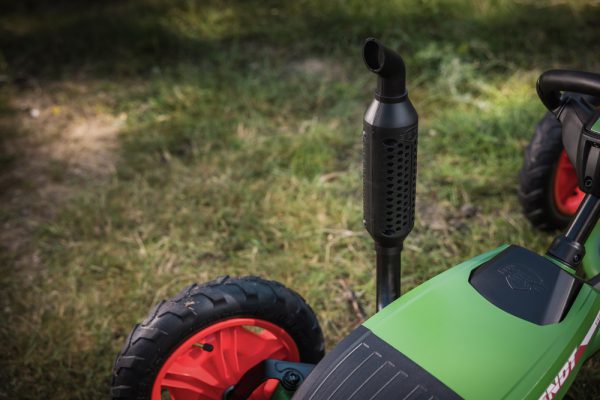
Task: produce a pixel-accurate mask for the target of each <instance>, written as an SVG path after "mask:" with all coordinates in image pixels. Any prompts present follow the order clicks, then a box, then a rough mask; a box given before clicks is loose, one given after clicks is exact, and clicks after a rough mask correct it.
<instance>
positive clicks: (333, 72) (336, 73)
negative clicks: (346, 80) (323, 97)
mask: <svg viewBox="0 0 600 400" xmlns="http://www.w3.org/2000/svg"><path fill="white" fill-rule="evenodd" d="M290 71H292V72H293V73H299V74H302V75H307V76H311V77H319V78H322V79H324V80H326V81H329V80H333V79H339V78H340V76H341V75H343V72H344V68H343V67H342V65H341V64H340V63H338V62H336V61H334V60H330V59H324V58H316V57H309V58H305V59H303V60H299V61H296V62H293V63H290Z"/></svg>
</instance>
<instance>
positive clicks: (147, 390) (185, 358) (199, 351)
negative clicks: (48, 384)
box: [112, 277, 324, 400]
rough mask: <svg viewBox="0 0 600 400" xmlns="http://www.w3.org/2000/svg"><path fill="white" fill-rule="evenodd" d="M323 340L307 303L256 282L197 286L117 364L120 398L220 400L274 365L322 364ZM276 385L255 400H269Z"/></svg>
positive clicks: (157, 313) (164, 309)
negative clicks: (261, 367) (250, 373)
mask: <svg viewBox="0 0 600 400" xmlns="http://www.w3.org/2000/svg"><path fill="white" fill-rule="evenodd" d="M323 354H324V344H323V335H322V333H321V329H320V327H319V324H318V322H317V319H316V316H315V315H314V313H313V311H312V310H311V309H310V307H309V306H308V305H307V304H306V302H305V301H304V300H303V299H302V298H301V297H300V296H299V295H298V294H297V293H295V292H293V291H292V290H289V289H287V288H285V287H284V286H283V285H281V284H279V283H276V282H273V281H266V280H263V279H260V278H256V277H246V278H240V279H233V278H229V277H225V278H221V279H218V280H216V281H212V282H209V283H207V284H204V285H192V286H190V287H188V288H186V289H185V290H184V291H182V292H181V293H180V294H179V295H178V296H176V297H174V298H173V299H170V300H167V301H164V302H162V303H160V304H159V305H158V306H156V307H155V309H154V310H153V311H152V312H151V313H150V315H149V317H148V318H147V319H146V320H145V321H144V322H143V323H142V324H140V325H137V326H136V327H135V328H134V329H133V331H132V332H131V334H130V335H129V337H128V338H127V342H126V344H125V346H124V347H123V349H122V350H121V352H120V353H119V355H118V356H117V359H116V361H115V365H114V368H113V383H112V398H113V399H150V400H165V399H173V400H208V399H214V400H220V399H221V398H222V395H223V392H224V391H225V390H226V389H227V388H228V387H230V386H231V385H233V384H235V383H236V382H238V380H239V379H240V378H241V376H242V375H243V374H244V373H245V372H246V371H247V370H248V369H250V368H251V367H252V366H254V365H256V364H257V363H259V362H261V361H263V360H265V359H268V358H273V359H278V360H288V361H302V362H307V363H317V362H318V361H319V360H320V359H321V358H322V357H323ZM276 387H277V381H267V383H265V384H263V385H261V386H260V387H259V388H257V390H255V391H254V393H253V394H252V396H251V399H253V400H266V399H270V398H271V395H272V394H273V392H274V390H275V389H276Z"/></svg>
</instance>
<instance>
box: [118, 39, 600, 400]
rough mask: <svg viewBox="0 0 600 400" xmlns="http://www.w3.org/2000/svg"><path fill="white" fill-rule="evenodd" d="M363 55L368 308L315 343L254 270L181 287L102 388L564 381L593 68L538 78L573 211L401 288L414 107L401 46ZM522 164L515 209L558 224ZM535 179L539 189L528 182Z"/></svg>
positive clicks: (557, 388) (532, 394)
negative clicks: (349, 325) (368, 75)
mask: <svg viewBox="0 0 600 400" xmlns="http://www.w3.org/2000/svg"><path fill="white" fill-rule="evenodd" d="M363 58H364V61H365V63H366V65H367V67H368V69H369V70H371V71H372V72H374V73H375V74H377V76H378V80H377V89H376V91H375V99H374V100H373V101H372V102H371V104H370V106H369V107H368V109H367V111H366V113H365V116H364V125H363V143H364V160H363V161H364V165H363V180H364V224H365V227H366V229H367V231H368V232H369V233H370V234H371V236H372V237H373V239H374V241H375V250H376V271H377V272H376V279H377V284H376V287H377V310H378V311H377V313H376V314H375V315H374V316H372V317H371V318H370V319H368V320H367V321H366V322H365V323H364V324H362V325H361V326H359V327H358V328H357V329H355V330H354V331H353V332H352V333H351V334H350V335H349V336H347V337H346V338H345V339H343V340H342V341H341V342H340V343H339V344H337V346H335V347H334V348H333V349H332V350H331V351H330V352H328V353H327V354H326V355H325V354H324V342H323V335H322V332H321V329H320V327H319V324H318V321H317V318H316V316H315V314H314V312H313V311H312V310H311V308H310V307H309V306H308V305H307V304H306V303H305V302H304V300H303V299H302V297H300V296H299V295H298V294H297V293H295V292H294V291H292V290H290V289H287V288H285V287H284V286H283V285H281V284H279V283H277V282H273V281H267V280H263V279H261V278H257V277H245V278H230V277H222V278H219V279H217V280H214V281H212V282H208V283H205V284H201V285H192V286H189V287H187V288H186V289H184V290H183V291H182V292H181V293H180V294H179V295H177V296H175V297H174V298H172V299H169V300H166V301H163V302H161V303H160V304H158V305H157V306H156V307H155V308H154V309H153V310H152V311H151V312H150V314H149V315H148V317H147V319H146V320H145V321H143V322H142V323H141V324H139V325H137V326H136V327H135V328H134V329H133V331H132V332H131V334H130V335H129V337H128V338H127V341H126V343H125V345H124V346H123V348H122V350H121V352H120V353H119V354H118V356H117V358H116V361H115V365H114V370H113V379H112V392H111V393H112V398H114V399H151V400H160V399H175V400H208V399H212V400H220V399H223V400H239V399H247V398H250V399H257V400H262V399H291V398H293V399H294V400H309V399H312V400H368V399H373V400H379V399H408V400H416V399H424V400H425V399H460V398H464V399H534V400H549V399H558V398H563V397H564V396H565V395H566V394H567V391H568V389H569V386H570V385H571V383H572V382H573V380H574V378H575V376H576V375H577V373H578V371H579V370H580V368H581V365H582V364H583V363H584V361H585V360H586V359H588V358H590V357H591V356H592V355H593V354H594V353H595V352H597V351H598V350H599V349H600V333H599V325H600V254H599V251H600V237H599V236H600V226H597V222H598V217H599V215H600V199H599V197H600V111H597V109H596V108H595V107H594V105H593V104H592V103H591V102H590V101H588V99H587V98H586V97H585V95H592V96H600V75H598V74H592V73H587V72H577V71H564V70H553V71H548V72H546V73H544V74H542V75H541V76H540V78H539V80H538V84H537V89H538V94H539V97H540V99H541V100H542V102H543V103H544V105H545V106H546V107H547V108H548V110H549V111H550V113H551V115H552V118H553V121H556V122H553V123H555V124H560V126H561V127H562V129H559V132H560V138H561V142H562V146H559V149H558V150H557V152H556V153H557V154H558V155H560V154H561V153H562V149H563V147H564V154H565V155H564V157H565V160H563V162H569V163H570V164H569V165H571V168H572V171H571V172H570V173H571V175H570V181H569V182H570V184H572V183H573V182H575V184H576V186H575V187H572V186H570V187H569V188H568V191H569V193H570V194H571V195H574V194H576V195H577V196H579V198H577V199H574V200H573V199H571V200H572V202H576V204H575V206H574V208H573V207H571V208H570V209H567V208H563V210H562V211H561V212H562V214H565V215H568V214H569V213H571V214H574V215H573V216H572V217H571V218H570V223H569V224H568V227H567V228H566V230H565V233H564V234H561V235H559V236H558V237H557V238H556V239H555V240H554V241H553V243H552V244H551V245H550V247H549V249H548V251H547V253H546V254H545V255H538V254H536V253H534V252H532V251H529V250H527V249H525V248H522V247H519V246H514V245H503V246H501V247H499V248H497V249H495V250H491V251H489V252H487V253H485V254H482V255H480V256H477V257H475V258H473V259H471V260H468V261H465V262H463V263H462V264H459V265H457V266H455V267H453V268H450V269H449V270H447V271H445V272H443V273H441V274H440V275H438V276H436V277H434V278H433V279H431V280H429V281H427V282H425V283H423V284H422V285H420V286H418V287H416V288H415V289H413V290H411V291H410V292H408V293H406V294H404V295H403V296H402V297H400V255H401V251H402V244H403V241H404V240H405V238H406V237H407V235H408V234H409V232H410V231H411V229H412V227H413V225H414V209H415V186H416V185H415V184H416V156H417V137H418V129H417V113H416V111H415V109H414V108H413V106H412V104H411V102H410V100H409V98H408V95H407V91H406V82H405V76H406V73H405V66H404V62H403V60H402V58H401V57H400V56H399V55H398V54H396V53H395V52H393V51H392V50H390V49H388V48H386V47H384V46H383V45H382V44H381V43H380V42H378V41H377V40H375V39H372V38H371V39H368V40H367V41H366V42H365V44H364V47H363ZM549 139H550V138H549ZM539 140H540V141H543V140H545V138H543V137H540V138H539ZM532 146H533V145H532ZM529 154H531V146H530V149H529ZM561 157H563V156H561ZM530 158H531V157H530ZM561 159H562V158H561ZM569 160H570V161H569ZM528 161H531V160H528ZM534 161H536V160H535V158H534ZM538 161H539V160H538ZM551 161H552V162H550V163H548V164H549V165H550V167H548V168H550V169H551V170H552V171H553V172H552V173H551V174H550V175H548V174H547V175H548V176H551V178H550V180H549V181H550V182H552V183H555V180H556V179H555V176H556V169H557V167H556V165H558V162H559V161H558V156H555V158H554V159H553V160H551ZM528 168H529V166H528V164H527V160H526V164H525V167H524V171H525V172H523V173H522V182H521V191H520V196H521V200H522V201H523V199H525V200H528V201H529V202H528V203H527V201H526V203H527V204H526V206H529V207H530V208H529V209H528V208H527V207H526V212H529V214H530V215H528V217H529V218H530V219H531V220H532V221H534V222H535V223H537V224H538V226H541V227H546V228H549V227H551V226H557V225H559V224H564V223H565V222H566V220H565V219H563V220H561V221H562V222H561V221H555V220H550V221H547V225H544V226H543V225H542V223H543V221H542V219H541V217H540V215H538V214H539V212H538V213H537V214H535V213H533V214H532V210H533V208H532V207H533V206H531V204H534V203H535V201H538V203H535V204H534V205H536V206H540V204H542V206H543V205H544V204H550V205H551V206H552V207H556V206H557V204H558V203H548V201H547V200H548V198H550V199H554V197H552V196H554V190H555V189H554V188H552V189H551V192H550V193H551V194H552V195H551V196H547V191H548V188H547V187H546V186H544V185H546V184H547V181H548V178H545V177H538V178H539V179H537V178H536V179H537V181H536V180H535V179H533V181H532V179H529V181H527V180H526V181H525V183H529V186H525V187H524V186H523V183H524V181H523V174H529V173H531V171H530V169H528ZM538 169H539V168H538ZM531 176H534V178H535V174H534V175H531V174H530V175H529V178H531ZM532 182H533V183H532ZM536 182H537V183H536ZM536 184H538V188H537V189H540V188H542V189H543V190H545V191H546V192H544V196H541V197H540V195H539V193H537V194H536V193H535V190H537V189H536V188H535V185H536ZM539 185H541V186H539ZM577 188H578V189H577ZM532 193H533V194H532ZM557 193H558V192H557ZM565 193H566V192H565ZM536 196H538V198H537V200H536ZM557 196H558V195H557ZM539 198H543V200H544V201H546V202H545V203H541V202H539ZM532 199H533V200H532ZM552 201H554V200H552ZM563 205H564V204H563ZM538 208H539V207H538ZM545 211H547V210H544V209H542V211H541V212H542V213H543V212H545ZM576 269H577V270H583V271H584V273H585V275H586V278H582V277H580V276H578V275H577V274H576V272H575V270H576Z"/></svg>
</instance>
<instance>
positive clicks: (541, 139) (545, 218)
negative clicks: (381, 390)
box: [519, 112, 571, 231]
mask: <svg viewBox="0 0 600 400" xmlns="http://www.w3.org/2000/svg"><path fill="white" fill-rule="evenodd" d="M562 150H563V144H562V126H561V124H560V122H559V121H558V120H557V119H556V118H555V117H554V115H552V114H551V113H549V112H548V113H546V115H545V116H544V118H542V120H541V121H540V122H539V123H538V124H537V126H536V128H535V133H534V135H533V137H532V138H531V141H530V142H529V145H528V146H527V147H526V148H525V160H524V162H523V168H521V172H520V173H519V202H520V203H521V206H522V207H523V213H524V214H525V217H527V219H528V220H529V221H530V222H531V223H532V224H533V226H535V227H536V228H538V229H541V230H545V231H550V230H556V229H562V228H564V227H566V226H567V225H568V223H569V221H570V220H571V216H569V215H566V214H563V213H561V212H560V211H558V209H557V208H556V205H555V204H554V174H555V173H556V167H557V165H558V159H559V157H560V154H561V152H562Z"/></svg>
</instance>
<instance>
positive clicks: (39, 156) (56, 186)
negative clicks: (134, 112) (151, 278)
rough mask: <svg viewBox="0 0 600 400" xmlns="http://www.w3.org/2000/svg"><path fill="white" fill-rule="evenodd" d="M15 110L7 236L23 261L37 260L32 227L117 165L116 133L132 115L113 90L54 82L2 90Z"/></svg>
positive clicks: (7, 124) (7, 127) (3, 188)
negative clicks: (114, 100) (113, 100)
mask: <svg viewBox="0 0 600 400" xmlns="http://www.w3.org/2000/svg"><path fill="white" fill-rule="evenodd" d="M0 95H6V97H8V106H9V108H10V112H8V113H5V114H4V115H3V116H2V117H0V127H1V128H2V131H3V134H4V135H7V136H5V139H4V140H3V143H2V144H3V149H2V152H3V153H4V154H2V156H3V157H5V158H10V159H12V160H13V161H12V162H11V163H10V165H9V166H7V167H6V168H4V169H3V170H2V171H0V201H1V202H2V210H3V222H2V231H1V232H0V243H1V246H2V247H3V250H4V251H7V252H8V253H9V254H13V255H17V254H20V256H19V257H17V264H24V263H27V264H29V265H31V264H38V263H39V259H38V258H39V257H36V256H35V254H36V252H35V250H31V249H30V251H23V250H24V249H25V248H26V246H27V244H28V242H29V238H30V237H31V234H32V232H33V231H34V229H35V228H36V227H38V226H39V225H40V224H43V223H44V222H45V221H48V219H49V218H52V216H54V215H56V212H57V211H58V210H59V209H60V207H61V205H62V204H64V202H65V201H66V200H68V199H69V198H70V197H72V196H73V195H74V194H76V193H77V192H78V191H80V190H83V188H84V187H85V186H86V185H89V184H90V183H93V182H98V181H101V180H105V179H106V178H108V177H109V176H111V175H112V174H113V173H114V172H115V165H116V162H117V161H118V160H117V152H116V149H117V136H118V133H119V131H120V129H121V128H122V126H123V124H124V122H125V119H126V116H125V115H117V116H115V115H113V114H111V113H110V112H109V109H110V103H109V101H108V100H109V99H108V96H107V95H106V94H104V93H102V92H101V91H96V90H93V88H91V87H90V86H89V85H82V84H79V85H75V84H53V85H52V86H49V87H47V88H40V87H35V88H28V89H22V90H11V91H10V92H9V91H7V92H6V93H0Z"/></svg>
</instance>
